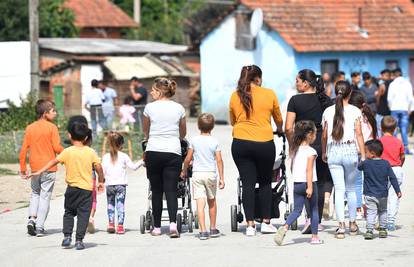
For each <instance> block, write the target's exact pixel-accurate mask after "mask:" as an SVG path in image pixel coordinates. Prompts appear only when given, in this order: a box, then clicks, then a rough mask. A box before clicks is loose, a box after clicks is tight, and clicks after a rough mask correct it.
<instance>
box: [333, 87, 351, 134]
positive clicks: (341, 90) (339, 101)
mask: <svg viewBox="0 0 414 267" xmlns="http://www.w3.org/2000/svg"><path fill="white" fill-rule="evenodd" d="M351 92H352V89H351V85H350V84H349V82H347V81H338V82H337V83H336V85H335V93H336V102H335V116H334V120H333V129H332V138H333V139H334V140H335V141H337V142H339V141H341V140H342V137H343V136H344V122H345V117H344V103H343V100H344V99H345V98H347V97H349V95H350V94H351Z"/></svg>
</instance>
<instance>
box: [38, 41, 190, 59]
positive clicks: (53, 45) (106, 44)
mask: <svg viewBox="0 0 414 267" xmlns="http://www.w3.org/2000/svg"><path fill="white" fill-rule="evenodd" d="M39 45H40V48H41V49H49V50H53V51H57V52H62V53H68V54H83V55H117V54H118V55H122V54H124V55H125V54H147V53H151V54H177V53H182V52H185V51H187V50H188V47H187V46H185V45H171V44H165V43H158V42H151V41H140V40H124V39H99V38H40V40H39Z"/></svg>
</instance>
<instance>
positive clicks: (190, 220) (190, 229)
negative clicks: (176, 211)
mask: <svg viewBox="0 0 414 267" xmlns="http://www.w3.org/2000/svg"><path fill="white" fill-rule="evenodd" d="M193 222H194V215H193V213H192V212H189V213H188V223H187V226H188V232H190V233H192V232H193Z"/></svg>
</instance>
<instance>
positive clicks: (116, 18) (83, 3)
mask: <svg viewBox="0 0 414 267" xmlns="http://www.w3.org/2000/svg"><path fill="white" fill-rule="evenodd" d="M64 7H66V8H69V9H71V10H72V11H73V13H74V14H75V25H76V26H77V27H80V28H86V27H90V28H94V27H105V28H106V27H113V28H124V27H137V26H138V24H137V23H136V22H135V21H134V20H132V19H131V18H130V17H129V16H128V15H127V14H125V13H124V12H123V11H122V10H121V9H120V8H119V7H117V6H116V5H115V4H113V3H112V2H111V1H109V0H66V1H65V3H64Z"/></svg>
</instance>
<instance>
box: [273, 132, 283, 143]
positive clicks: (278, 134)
mask: <svg viewBox="0 0 414 267" xmlns="http://www.w3.org/2000/svg"><path fill="white" fill-rule="evenodd" d="M273 135H277V136H279V137H281V138H282V140H283V143H285V142H286V135H285V134H284V133H279V132H273Z"/></svg>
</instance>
